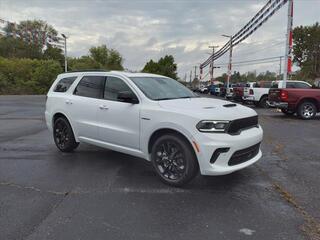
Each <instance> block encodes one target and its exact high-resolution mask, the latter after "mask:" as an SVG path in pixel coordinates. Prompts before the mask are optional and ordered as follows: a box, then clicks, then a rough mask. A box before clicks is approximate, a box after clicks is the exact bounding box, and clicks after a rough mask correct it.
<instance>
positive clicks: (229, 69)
mask: <svg viewBox="0 0 320 240" xmlns="http://www.w3.org/2000/svg"><path fill="white" fill-rule="evenodd" d="M222 36H223V37H227V38H230V52H229V64H228V78H227V90H226V96H227V94H228V93H229V92H230V89H229V84H230V80H231V69H232V47H233V46H232V36H228V35H222Z"/></svg>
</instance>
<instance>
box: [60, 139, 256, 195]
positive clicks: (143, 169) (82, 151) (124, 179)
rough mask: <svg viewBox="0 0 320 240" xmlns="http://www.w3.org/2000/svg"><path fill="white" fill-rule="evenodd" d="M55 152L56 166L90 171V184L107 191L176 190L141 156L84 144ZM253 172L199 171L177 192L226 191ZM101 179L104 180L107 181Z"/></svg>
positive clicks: (254, 171) (251, 168)
mask: <svg viewBox="0 0 320 240" xmlns="http://www.w3.org/2000/svg"><path fill="white" fill-rule="evenodd" d="M55 155H56V156H55V160H56V164H57V165H60V166H59V168H63V169H69V168H70V169H78V171H77V172H78V174H84V172H90V173H91V175H92V176H91V179H92V178H93V177H95V178H97V179H96V180H93V179H92V181H93V182H96V183H97V184H96V185H95V186H92V187H93V188H98V189H99V191H105V190H106V189H104V187H105V186H108V191H121V189H122V190H123V189H127V190H128V191H142V190H145V191H157V190H161V189H162V190H163V189H172V191H175V190H174V189H177V188H175V187H171V186H168V185H166V184H164V183H162V182H161V181H160V178H159V177H158V176H157V175H156V173H155V171H154V169H153V167H152V165H151V163H150V162H148V161H146V160H144V159H141V158H137V157H133V156H130V155H126V154H123V153H119V152H115V151H111V150H106V149H102V148H99V147H95V146H90V145H86V144H82V146H81V147H79V149H78V150H76V151H75V152H74V153H68V154H65V153H59V152H58V153H57V154H55ZM92 173H94V174H92ZM74 174H75V173H74ZM85 174H86V173H85ZM257 174H258V169H256V168H255V167H250V168H247V169H243V170H242V171H239V172H235V173H232V174H229V175H225V176H201V175H200V173H199V174H198V175H197V176H196V178H195V179H194V180H193V181H191V182H190V183H188V184H186V185H185V186H183V187H182V188H180V189H181V191H193V190H201V191H203V190H208V191H211V190H213V189H214V191H228V190H230V189H233V188H237V187H239V185H241V184H245V183H247V182H248V178H249V176H251V177H252V176H253V175H257ZM104 176H107V177H104ZM75 178H81V176H76V177H75ZM84 178H85V177H84ZM252 178H254V177H252ZM102 179H104V180H102ZM102 181H107V184H106V182H102ZM86 185H87V184H86ZM86 187H88V186H86ZM130 189H131V190H130Z"/></svg>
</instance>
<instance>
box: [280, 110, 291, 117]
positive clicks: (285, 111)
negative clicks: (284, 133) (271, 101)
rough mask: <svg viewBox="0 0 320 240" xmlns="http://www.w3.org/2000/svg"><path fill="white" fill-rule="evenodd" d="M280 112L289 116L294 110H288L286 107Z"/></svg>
mask: <svg viewBox="0 0 320 240" xmlns="http://www.w3.org/2000/svg"><path fill="white" fill-rule="evenodd" d="M281 112H282V113H283V114H285V115H288V116H291V115H293V114H294V111H290V110H288V109H281Z"/></svg>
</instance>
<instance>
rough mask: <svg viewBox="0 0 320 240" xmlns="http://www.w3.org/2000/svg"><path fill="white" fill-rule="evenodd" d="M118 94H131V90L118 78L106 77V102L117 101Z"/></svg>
mask: <svg viewBox="0 0 320 240" xmlns="http://www.w3.org/2000/svg"><path fill="white" fill-rule="evenodd" d="M120 92H132V90H131V89H130V88H129V86H128V85H127V84H126V83H125V82H124V81H122V80H121V79H120V78H117V77H108V78H107V81H106V86H105V90H104V98H105V99H108V100H113V101H118V94H119V93H120ZM132 93H133V92H132Z"/></svg>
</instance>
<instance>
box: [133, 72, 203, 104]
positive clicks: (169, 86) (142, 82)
mask: <svg viewBox="0 0 320 240" xmlns="http://www.w3.org/2000/svg"><path fill="white" fill-rule="evenodd" d="M130 79H131V80H132V81H133V82H134V83H135V84H136V85H137V86H138V88H140V90H141V91H142V92H143V93H144V94H145V95H146V96H147V97H148V98H150V99H152V100H170V99H177V98H194V97H199V96H198V95H197V94H195V93H193V92H192V91H191V90H189V89H188V88H186V87H185V86H183V85H182V84H181V83H179V82H178V81H176V80H173V79H171V78H164V77H131V78H130Z"/></svg>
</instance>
